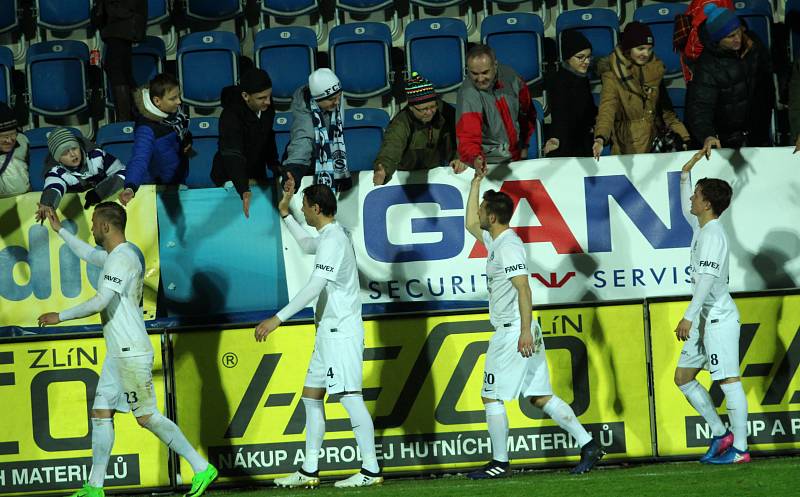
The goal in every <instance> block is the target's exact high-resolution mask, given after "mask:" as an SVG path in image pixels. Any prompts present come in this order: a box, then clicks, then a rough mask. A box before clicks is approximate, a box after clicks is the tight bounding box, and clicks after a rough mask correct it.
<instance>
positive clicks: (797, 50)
mask: <svg viewBox="0 0 800 497" xmlns="http://www.w3.org/2000/svg"><path fill="white" fill-rule="evenodd" d="M790 14H791V15H793V16H797V18H798V19H800V0H786V16H785V17H786V20H787V24H788V20H789V16H790ZM789 33H790V34H789V46H790V47H791V51H790V54H789V55H790V56H791V57H792V60H797V56H798V54H800V30H797V31H795V30H794V29H791V26H790V29H789Z"/></svg>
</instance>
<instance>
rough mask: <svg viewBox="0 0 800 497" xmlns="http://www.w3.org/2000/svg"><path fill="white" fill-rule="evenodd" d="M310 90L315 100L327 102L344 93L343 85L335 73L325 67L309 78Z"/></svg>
mask: <svg viewBox="0 0 800 497" xmlns="http://www.w3.org/2000/svg"><path fill="white" fill-rule="evenodd" d="M308 90H309V91H310V92H311V98H313V99H314V100H325V99H326V98H331V97H332V96H334V95H336V94H337V93H339V92H340V91H342V83H341V82H340V81H339V78H338V77H337V76H336V74H335V73H334V72H333V71H331V70H330V69H328V68H327V67H323V68H322V69H317V70H316V71H314V72H312V73H311V74H310V75H309V76H308Z"/></svg>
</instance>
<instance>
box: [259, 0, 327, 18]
mask: <svg viewBox="0 0 800 497" xmlns="http://www.w3.org/2000/svg"><path fill="white" fill-rule="evenodd" d="M318 10H319V4H318V3H317V0H262V2H261V12H262V13H264V14H268V15H271V16H275V17H282V18H284V19H285V18H291V17H297V16H302V15H306V14H311V13H312V12H316V11H318Z"/></svg>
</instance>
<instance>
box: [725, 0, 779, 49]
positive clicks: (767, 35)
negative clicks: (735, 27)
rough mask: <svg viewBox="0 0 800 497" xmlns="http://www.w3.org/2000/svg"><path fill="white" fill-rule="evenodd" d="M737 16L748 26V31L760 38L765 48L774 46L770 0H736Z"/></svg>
mask: <svg viewBox="0 0 800 497" xmlns="http://www.w3.org/2000/svg"><path fill="white" fill-rule="evenodd" d="M733 6H734V8H735V9H736V15H737V16H739V19H741V20H742V21H744V23H745V24H746V25H747V30H748V31H749V32H751V33H754V34H755V35H756V36H758V39H759V40H761V43H763V44H764V46H765V47H767V48H770V47H771V46H772V22H773V19H772V5H770V2H769V0H736V1H735V2H733Z"/></svg>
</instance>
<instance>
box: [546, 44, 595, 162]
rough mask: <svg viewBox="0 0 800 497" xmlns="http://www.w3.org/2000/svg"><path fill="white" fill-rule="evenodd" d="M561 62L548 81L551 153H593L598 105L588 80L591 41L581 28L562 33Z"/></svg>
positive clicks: (558, 154)
mask: <svg viewBox="0 0 800 497" xmlns="http://www.w3.org/2000/svg"><path fill="white" fill-rule="evenodd" d="M561 59H562V62H561V65H559V67H558V71H556V73H555V74H554V75H553V76H552V77H551V78H549V79H548V81H547V89H548V92H547V101H548V105H549V106H550V117H551V119H552V124H551V125H550V129H549V136H550V137H549V139H548V140H547V142H546V143H545V146H544V155H546V156H548V157H591V156H592V143H593V138H594V135H593V134H592V130H593V129H594V122H595V119H596V118H597V106H596V105H595V103H594V98H593V97H592V90H591V88H590V84H589V65H590V64H591V62H592V45H591V43H589V40H587V39H586V37H585V36H583V34H581V32H580V31H576V30H569V31H565V32H564V33H562V34H561Z"/></svg>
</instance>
